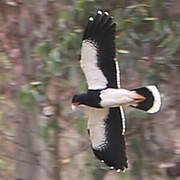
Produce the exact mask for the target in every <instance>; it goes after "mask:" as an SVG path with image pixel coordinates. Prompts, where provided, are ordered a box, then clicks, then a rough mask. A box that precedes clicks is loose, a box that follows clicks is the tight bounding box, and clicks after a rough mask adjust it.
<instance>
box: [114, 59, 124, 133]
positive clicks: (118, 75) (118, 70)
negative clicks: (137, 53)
mask: <svg viewBox="0 0 180 180" xmlns="http://www.w3.org/2000/svg"><path fill="white" fill-rule="evenodd" d="M114 61H115V64H116V78H117V87H118V88H121V79H120V68H119V63H118V61H117V59H116V58H115V59H114ZM120 113H121V117H122V127H123V129H122V135H124V134H125V131H126V119H125V115H124V110H123V107H122V106H120Z"/></svg>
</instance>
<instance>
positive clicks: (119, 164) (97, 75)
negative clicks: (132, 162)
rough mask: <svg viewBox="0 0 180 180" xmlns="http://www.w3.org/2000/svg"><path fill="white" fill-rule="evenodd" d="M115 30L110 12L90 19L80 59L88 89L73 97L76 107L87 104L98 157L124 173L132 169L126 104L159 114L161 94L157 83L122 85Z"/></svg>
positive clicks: (100, 13) (103, 12)
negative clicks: (124, 110) (125, 111)
mask: <svg viewBox="0 0 180 180" xmlns="http://www.w3.org/2000/svg"><path fill="white" fill-rule="evenodd" d="M115 33H116V24H115V23H114V22H113V20H112V17H111V16H110V15H109V13H108V12H106V11H101V10H99V11H98V12H97V14H96V16H95V17H94V18H93V17H90V18H89V21H88V24H87V26H86V28H85V31H84V34H83V40H82V47H81V60H80V65H81V68H82V70H83V72H84V74H85V77H86V80H87V84H88V90H87V92H86V93H82V94H77V95H74V96H73V98H72V108H73V109H74V108H75V107H77V106H81V105H83V106H86V107H87V109H88V115H89V118H88V134H89V138H90V141H91V147H92V150H93V152H94V154H95V156H96V157H97V158H98V159H99V160H101V162H104V163H105V164H106V165H107V166H109V167H110V169H115V170H116V171H117V172H120V171H121V170H122V171H124V170H125V169H126V168H128V163H127V156H126V146H125V137H124V136H125V115H124V112H123V108H122V106H127V105H130V106H132V107H135V108H137V109H141V110H144V111H146V112H147V113H156V112H158V111H159V109H160V106H161V97H160V93H159V90H158V89H157V87H156V86H155V85H149V86H146V87H141V88H136V89H133V90H127V89H123V88H121V87H120V70H119V65H118V61H117V60H116V58H115Z"/></svg>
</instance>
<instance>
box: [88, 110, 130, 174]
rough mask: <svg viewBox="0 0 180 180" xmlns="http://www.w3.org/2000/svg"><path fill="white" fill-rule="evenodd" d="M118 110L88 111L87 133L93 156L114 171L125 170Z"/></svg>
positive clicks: (121, 127) (120, 121) (120, 117)
mask: <svg viewBox="0 0 180 180" xmlns="http://www.w3.org/2000/svg"><path fill="white" fill-rule="evenodd" d="M122 118H124V117H122V115H121V112H120V108H118V107H117V108H104V109H95V108H90V109H89V120H88V132H89V136H90V140H91V144H92V149H93V152H94V154H95V156H96V157H97V158H98V159H99V160H101V161H102V162H104V163H105V164H106V165H108V166H110V168H111V169H116V170H117V172H119V171H120V170H125V169H126V168H127V166H128V165H127V157H126V151H125V148H126V147H125V139H124V135H123V124H122V122H123V121H122Z"/></svg>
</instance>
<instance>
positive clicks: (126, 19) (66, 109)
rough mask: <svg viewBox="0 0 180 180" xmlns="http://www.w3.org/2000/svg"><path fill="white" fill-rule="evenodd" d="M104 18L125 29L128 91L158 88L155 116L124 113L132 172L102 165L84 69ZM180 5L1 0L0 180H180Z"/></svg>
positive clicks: (135, 0) (122, 58) (122, 51)
mask: <svg viewBox="0 0 180 180" xmlns="http://www.w3.org/2000/svg"><path fill="white" fill-rule="evenodd" d="M98 9H102V10H107V11H109V12H110V14H111V15H112V16H113V17H114V21H115V22H116V23H117V34H116V47H117V52H116V55H117V59H118V61H119V64H120V69H121V80H122V86H123V87H124V88H127V89H131V88H134V87H139V86H141V85H147V84H157V85H158V87H159V89H160V91H161V93H162V108H161V111H160V112H159V113H157V114H155V115H148V114H146V113H143V112H141V111H138V110H135V109H132V108H125V112H126V119H127V121H126V123H127V125H126V127H127V131H126V142H127V153H128V159H129V164H130V165H129V170H128V171H126V173H116V172H114V171H109V170H108V169H107V168H106V167H105V166H104V165H103V164H102V163H100V162H99V161H98V160H96V159H95V157H94V155H93V153H92V151H91V149H90V142H89V139H88V135H87V128H86V125H87V116H86V114H85V113H84V110H83V109H80V110H78V111H77V112H72V110H71V98H72V96H73V94H75V93H77V92H83V91H85V90H86V88H87V84H86V81H85V77H84V75H83V73H82V71H81V69H80V66H79V59H80V48H81V39H82V33H83V29H84V27H85V25H86V23H87V20H88V18H89V17H90V16H94V15H95V13H96V12H97V10H98ZM179 75H180V1H178V0H158V1H157V0H111V1H103V0H38V1H36V0H31V1H30V0H29V1H28V0H0V179H2V180H12V179H16V180H118V179H121V180H129V179H130V180H131V179H132V180H168V179H178V178H179V177H180V138H179V137H180V131H179V128H180V93H179V92H180V80H179V78H180V77H179Z"/></svg>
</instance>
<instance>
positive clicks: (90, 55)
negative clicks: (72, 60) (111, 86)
mask: <svg viewBox="0 0 180 180" xmlns="http://www.w3.org/2000/svg"><path fill="white" fill-rule="evenodd" d="M97 58H98V57H97V48H96V47H95V44H93V43H92V42H90V41H88V40H84V41H83V43H82V48H81V61H80V63H81V68H82V69H83V71H84V74H85V76H86V79H87V83H88V89H103V88H106V87H107V84H108V81H107V79H106V77H105V76H104V74H103V72H102V71H101V69H100V68H99V67H98V65H97Z"/></svg>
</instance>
